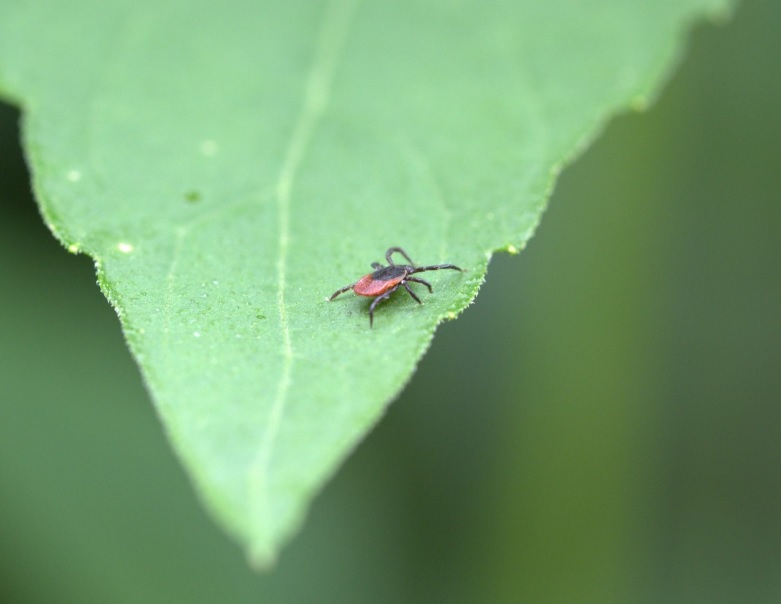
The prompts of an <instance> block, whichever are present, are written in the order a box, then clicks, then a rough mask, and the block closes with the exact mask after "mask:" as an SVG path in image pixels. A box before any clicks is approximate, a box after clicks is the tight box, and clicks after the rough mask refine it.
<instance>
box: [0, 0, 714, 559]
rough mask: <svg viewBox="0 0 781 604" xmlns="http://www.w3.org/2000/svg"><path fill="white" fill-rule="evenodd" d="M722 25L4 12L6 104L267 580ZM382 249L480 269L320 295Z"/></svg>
mask: <svg viewBox="0 0 781 604" xmlns="http://www.w3.org/2000/svg"><path fill="white" fill-rule="evenodd" d="M727 8H728V6H727V2H726V0H662V1H659V2H653V3H651V2H641V1H637V2H624V1H621V0H591V1H588V2H578V3H573V2H566V1H564V0H554V1H551V2H532V1H518V2H510V1H507V2H501V1H496V2H478V1H476V0H475V1H466V0H463V1H456V2H423V1H420V0H392V1H391V0H384V1H381V0H377V1H369V0H366V1H365V2H359V0H332V1H319V2H315V1H312V2H257V1H255V2H240V1H235V2H231V3H213V2H205V1H196V2H177V1H173V0H171V1H167V2H160V1H157V2H151V1H149V0H136V1H134V2H117V1H104V2H89V1H84V0H82V1H79V0H73V1H72V2H68V3H60V2H46V1H40V2H27V1H24V2H23V1H16V0H6V2H4V3H3V4H2V6H0V88H1V89H2V91H3V92H4V94H5V95H6V96H7V97H8V98H10V99H12V100H14V102H16V103H18V104H20V105H21V106H22V107H23V109H24V112H25V113H24V115H25V124H24V125H25V129H24V133H25V145H26V150H27V153H28V157H29V160H30V163H31V168H32V171H33V175H34V186H35V189H36V194H37V197H38V199H39V202H40V205H41V211H42V214H43V216H44V218H45V220H46V221H47V224H48V225H49V227H50V228H51V230H52V231H53V232H54V233H55V235H56V236H57V237H59V238H60V239H61V240H62V241H63V243H64V244H65V245H66V246H68V248H69V249H70V250H71V251H74V252H83V253H86V254H89V255H90V256H91V257H92V258H94V260H95V262H96V265H97V269H98V278H99V282H100V285H101V287H102V289H103V291H104V292H105V294H106V296H107V297H108V299H109V300H110V302H111V303H112V305H113V306H114V308H115V309H116V311H117V313H118V315H119V317H120V319H121V322H122V326H123V329H124V332H125V334H126V337H127V341H128V344H129V345H130V347H131V349H132V351H133V354H134V355H135V357H136V359H137V361H138V363H139V365H140V367H141V369H142V373H143V376H144V379H145V381H146V383H147V385H148V388H149V391H150V392H151V394H152V397H153V399H154V402H155V405H156V408H157V410H158V412H159V414H160V416H161V419H162V421H163V423H164V425H165V427H166V429H167V430H168V432H169V435H170V438H171V441H172V443H173V445H174V447H175V449H176V451H177V452H178V454H179V455H180V457H181V459H182V461H183V463H184V465H185V467H186V468H187V470H188V472H189V473H190V474H191V476H192V477H193V480H194V482H195V484H196V487H197V489H198V491H199V493H200V494H201V495H202V497H203V498H204V500H205V501H206V503H207V505H208V507H209V508H210V510H211V511H212V512H213V513H214V515H215V516H216V517H217V518H218V519H219V521H220V522H221V523H222V524H223V525H224V526H225V527H226V528H227V530H228V531H229V532H230V533H231V534H232V535H234V536H235V537H236V538H237V539H238V540H239V541H240V542H242V543H243V544H244V545H245V546H246V548H247V550H248V552H249V554H250V556H251V558H252V559H253V560H254V561H255V562H256V563H257V564H260V565H263V564H267V563H269V562H270V561H272V560H273V559H274V557H275V556H276V554H277V552H278V549H279V546H280V544H281V543H282V542H284V540H285V539H286V538H288V537H289V536H290V534H291V533H292V532H293V530H294V529H295V528H296V527H297V526H298V525H299V524H300V521H301V518H302V516H303V513H304V511H305V509H306V507H307V505H308V503H309V501H310V499H311V498H312V497H313V495H314V494H315V493H316V491H317V490H318V488H320V487H321V485H322V484H323V483H324V481H325V480H326V479H327V478H328V476H329V475H330V474H331V473H333V472H334V471H335V469H336V467H337V466H338V464H339V463H340V462H341V461H342V460H343V459H344V458H345V456H346V455H347V454H348V453H349V451H350V450H351V449H352V448H353V447H355V446H356V444H357V443H358V441H359V440H360V439H361V438H362V437H363V436H364V435H365V434H366V433H367V431H368V430H369V429H370V428H371V426H372V425H373V424H374V423H375V422H376V421H377V420H378V419H379V417H380V416H381V414H382V412H383V410H384V409H385V407H386V405H387V404H388V402H389V401H390V400H392V399H393V397H394V396H395V395H396V394H397V393H398V392H399V391H400V389H401V388H402V387H403V385H404V383H405V382H406V381H407V380H408V379H409V377H410V375H411V373H412V372H413V370H414V367H415V365H416V363H417V362H418V360H419V359H420V357H421V356H422V354H423V353H424V351H425V349H426V347H427V346H428V345H429V343H430V341H431V338H432V335H433V332H434V329H435V327H436V325H437V323H438V322H440V321H441V320H443V319H445V318H452V317H454V316H455V315H456V314H457V313H459V312H460V311H462V310H463V309H464V308H465V307H466V306H467V305H468V304H469V303H470V302H471V301H472V300H473V298H474V296H475V295H476V293H477V289H478V287H479V285H480V283H481V282H482V279H483V277H484V274H485V271H486V268H487V264H488V260H489V258H490V255H491V254H492V253H493V252H494V251H496V250H500V249H509V250H511V251H512V250H516V249H520V248H522V247H523V246H524V245H525V244H526V242H527V241H528V239H529V237H530V236H531V234H532V232H533V230H534V229H535V227H536V225H537V224H538V222H539V220H540V216H541V213H542V211H543V209H544V206H545V202H546V199H547V196H548V194H549V192H550V190H551V188H552V186H553V181H554V178H555V175H556V174H557V173H558V172H559V170H560V169H561V167H562V165H563V164H564V163H565V162H567V161H569V160H570V159H571V158H572V157H573V156H574V155H575V154H576V153H577V152H578V151H579V150H581V149H582V148H583V147H584V146H585V145H586V144H587V143H588V142H589V141H590V140H591V139H593V137H594V136H595V135H596V134H597V132H598V130H599V128H600V127H601V126H602V125H603V124H604V122H605V121H606V120H607V119H608V118H609V116H610V115H612V114H614V113H615V112H617V111H620V110H625V109H626V108H627V107H629V106H636V107H639V106H644V105H646V104H647V102H648V101H649V98H650V97H651V96H652V95H653V93H654V91H655V90H656V88H657V87H658V86H659V84H660V81H661V79H662V77H663V76H665V75H666V74H667V73H668V72H669V70H670V68H671V67H672V65H673V63H674V60H675V59H676V57H677V56H678V53H679V50H680V45H681V42H682V40H683V35H684V33H685V31H686V27H688V25H689V24H690V23H691V21H692V20H693V19H694V18H697V17H699V16H702V15H703V14H711V15H717V14H722V13H723V12H724V11H725V10H726V9H727ZM391 246H402V247H404V248H405V249H406V250H407V252H408V253H409V254H410V255H411V256H412V258H413V260H415V261H416V262H418V263H420V264H436V263H442V262H451V263H454V264H457V265H459V266H462V267H465V268H466V269H467V271H466V272H464V273H456V272H454V271H440V272H436V273H434V272H432V273H429V274H428V275H429V276H430V279H429V277H428V276H427V277H426V278H427V279H429V280H430V281H431V283H432V285H433V288H434V293H433V294H429V293H428V292H427V291H426V290H425V289H424V288H423V287H422V286H419V285H414V284H413V287H415V288H417V291H418V292H419V295H421V296H422V300H423V305H422V306H418V305H417V304H416V303H415V302H414V301H413V300H412V299H411V298H410V297H409V296H407V294H406V293H405V292H403V291H400V292H398V293H397V294H396V295H395V296H394V297H393V298H392V299H391V300H389V301H387V302H384V303H383V304H382V305H381V306H380V307H379V308H378V310H377V312H376V315H375V323H374V329H369V325H368V318H367V316H366V309H367V305H368V301H367V300H366V299H364V298H358V297H353V296H352V294H351V293H349V292H348V293H347V294H344V295H343V296H341V297H339V298H337V299H336V300H335V301H333V302H330V303H329V302H328V301H327V298H328V296H330V294H331V293H332V292H333V291H334V290H336V289H337V288H339V287H341V286H343V285H347V284H349V283H352V282H354V281H355V280H357V279H358V278H359V277H360V276H362V275H363V274H365V273H367V272H369V271H370V270H371V269H370V268H369V263H370V262H374V261H383V262H384V259H383V255H384V252H385V250H386V248H388V247H391ZM96 370H99V368H96ZM476 379H479V376H476ZM478 403H479V401H476V404H478ZM380 479H381V478H380Z"/></svg>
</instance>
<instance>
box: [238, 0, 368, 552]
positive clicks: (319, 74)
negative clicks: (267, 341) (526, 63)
mask: <svg viewBox="0 0 781 604" xmlns="http://www.w3.org/2000/svg"><path fill="white" fill-rule="evenodd" d="M359 1H360V0H331V2H329V3H328V5H327V6H326V8H325V10H324V12H323V18H322V22H321V25H320V29H319V35H318V39H317V42H316V44H315V47H314V57H313V60H312V66H311V69H310V71H309V75H308V77H307V81H306V87H305V89H304V98H303V102H302V107H301V112H300V114H299V116H298V119H297V120H296V123H295V126H294V128H293V133H292V135H291V137H290V142H289V144H288V146H287V149H286V152H285V157H284V161H283V163H282V168H281V170H280V173H279V178H278V179H277V184H276V202H277V212H278V228H279V247H278V252H277V264H276V266H277V309H278V312H279V326H280V334H281V340H282V346H281V351H280V352H281V355H282V369H281V373H280V377H279V381H278V383H277V389H276V395H275V397H274V400H273V402H272V404H271V410H270V413H269V419H268V423H267V425H266V428H265V430H264V432H263V434H262V437H261V440H260V445H259V447H258V452H257V454H256V456H255V458H254V460H253V462H252V463H251V464H250V466H249V468H248V476H247V484H248V487H249V500H250V501H251V502H253V503H254V504H255V505H254V508H252V509H254V510H256V511H255V512H254V513H253V514H252V526H251V530H252V531H253V532H254V535H255V540H254V541H253V548H252V551H251V557H252V560H253V562H254V563H255V564H258V565H261V566H265V565H266V564H268V562H269V561H270V560H271V559H272V558H273V547H274V542H275V540H274V538H273V536H274V530H273V528H274V523H273V521H272V514H273V511H272V505H271V499H270V496H269V493H270V489H269V488H268V477H269V468H270V462H271V459H272V456H273V454H274V446H275V444H276V439H277V434H278V432H279V426H280V422H281V421H282V417H283V416H284V413H285V408H286V405H287V401H288V394H289V391H290V383H291V375H292V371H293V360H294V354H293V345H292V342H291V338H290V329H289V325H288V318H287V308H286V302H285V289H286V285H287V279H286V269H287V257H288V248H289V243H290V204H291V201H292V195H293V186H294V184H295V179H296V176H297V174H298V171H299V169H300V168H301V164H302V162H303V160H304V157H305V155H306V152H307V148H308V146H309V143H310V141H311V139H312V136H313V135H314V132H315V129H316V128H317V125H318V123H319V122H320V120H321V118H322V116H323V113H324V112H325V110H326V107H327V105H328V99H329V96H330V91H331V84H332V82H333V78H334V74H335V72H336V69H337V66H338V63H339V60H340V57H341V54H342V51H343V49H344V46H345V42H346V40H347V36H348V33H349V29H350V25H351V23H352V22H353V18H354V15H355V11H356V9H357V6H358V3H359Z"/></svg>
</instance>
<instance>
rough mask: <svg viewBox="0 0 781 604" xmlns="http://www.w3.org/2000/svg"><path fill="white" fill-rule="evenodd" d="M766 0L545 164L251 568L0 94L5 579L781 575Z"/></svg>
mask: <svg viewBox="0 0 781 604" xmlns="http://www.w3.org/2000/svg"><path fill="white" fill-rule="evenodd" d="M779 31H781V3H779V2H777V0H763V1H754V2H746V3H744V4H743V5H742V6H741V7H740V9H739V11H738V12H737V14H736V15H735V18H734V19H733V20H732V21H731V22H730V23H729V24H727V25H726V26H715V27H714V26H713V25H700V26H699V27H697V28H696V30H695V31H694V34H693V36H692V38H691V43H690V45H689V53H688V55H687V57H686V59H685V61H684V62H683V64H682V66H681V68H680V69H679V70H678V71H677V73H676V75H675V77H674V78H673V80H672V81H671V83H670V85H669V86H668V87H667V89H666V90H665V91H664V93H663V96H662V97H661V98H660V100H659V102H658V103H657V104H656V105H655V106H654V107H653V108H652V110H651V111H649V112H647V113H645V114H633V115H626V116H623V117H620V118H618V119H617V120H615V121H614V122H613V123H612V124H610V126H609V127H608V129H607V131H606V133H605V135H604V136H603V137H602V138H601V139H600V140H599V141H598V142H597V143H596V145H595V146H594V147H592V148H591V149H590V150H589V151H588V153H587V154H586V155H585V156H584V157H582V158H581V159H580V160H579V161H578V162H577V163H576V164H575V165H573V166H572V167H570V168H569V169H568V170H566V171H565V173H564V175H563V177H562V178H561V180H560V183H559V186H558V187H557V190H556V192H555V195H554V198H553V200H552V202H551V208H550V210H549V211H548V212H547V214H546V215H545V217H544V219H543V224H542V226H541V228H540V231H539V232H538V234H537V236H536V237H535V238H534V239H533V240H532V242H531V244H530V245H529V247H528V248H527V249H526V250H525V251H524V252H523V253H522V254H521V255H520V256H518V257H508V256H505V255H502V256H499V257H497V258H496V259H495V260H494V261H493V262H492V265H491V268H490V270H489V274H488V281H487V283H486V285H485V286H484V288H483V290H482V291H481V293H480V296H479V297H478V299H477V303H476V304H475V305H474V306H473V307H471V308H470V309H469V310H468V311H467V312H466V313H465V314H464V315H463V316H462V317H461V318H460V319H459V320H458V321H455V322H453V323H449V324H446V325H444V326H443V327H442V328H441V329H440V330H439V333H438V335H437V337H436V338H435V340H434V345H433V347H432V348H431V350H430V352H429V353H428V355H427V356H426V357H425V358H424V360H423V362H422V363H421V366H420V368H419V371H418V373H417V374H416V375H415V377H414V378H413V380H412V382H411V383H410V385H409V387H408V388H407V389H406V390H405V392H404V393H403V394H402V396H401V397H400V399H399V400H398V401H396V402H395V403H394V404H393V405H392V406H391V408H390V411H389V413H388V415H387V417H386V418H385V419H384V420H383V421H382V423H381V424H380V426H379V427H378V428H377V429H376V430H375V431H374V432H373V433H372V434H371V435H370V437H369V438H368V439H367V441H366V442H365V443H364V444H363V445H362V446H361V447H360V448H359V449H358V450H357V452H356V453H355V454H354V455H353V456H352V458H351V459H350V460H349V461H348V462H347V464H346V465H345V466H344V467H343V468H342V469H341V471H340V472H339V473H338V474H337V476H336V477H335V479H334V480H333V481H332V482H331V483H330V484H329V485H328V486H327V487H326V489H325V490H324V492H323V493H322V495H321V496H320V497H319V498H318V499H317V500H316V501H315V503H314V506H313V507H312V510H311V513H310V515H309V518H308V520H307V522H306V524H305V526H304V528H303V530H302V531H301V533H300V534H299V535H298V536H297V537H296V538H295V539H294V540H293V541H292V543H291V544H290V545H289V546H288V547H287V548H286V549H285V550H284V551H283V554H282V558H281V560H280V562H279V564H278V566H277V568H276V569H275V570H274V571H273V572H272V573H271V574H267V575H257V574H254V573H253V572H251V571H250V570H249V568H248V566H247V565H246V563H245V560H244V557H243V555H242V552H241V551H240V550H239V548H238V547H236V546H235V545H234V544H233V543H231V542H230V541H228V539H227V538H226V537H225V536H224V535H223V534H222V533H221V532H220V531H219V530H218V529H217V528H216V526H215V525H214V524H213V523H212V522H211V520H210V519H209V518H207V517H206V515H205V514H204V512H203V510H202V509H201V507H200V505H199V504H198V502H197V500H196V498H195V496H194V494H193V491H192V489H191V488H190V486H189V484H188V482H187V479H186V478H185V476H184V475H183V472H182V470H181V468H180V467H179V466H178V464H177V462H176V460H175V459H174V458H173V456H172V453H171V451H170V449H169V447H168V445H167V443H166V441H165V438H164V435H163V433H162V429H161V427H160V425H159V424H158V422H157V420H156V418H155V415H154V411H153V409H152V406H151V404H150V402H149V400H148V398H147V395H146V393H145V391H144V389H143V386H142V384H141V380H140V376H139V374H138V371H137V369H136V367H135V365H134V363H133V361H132V359H131V358H130V355H129V353H128V351H127V349H126V348H125V346H124V343H123V341H122V336H121V334H120V332H119V324H118V321H117V320H116V317H115V316H114V314H113V311H112V310H111V309H110V308H109V306H108V304H107V303H106V302H105V300H104V299H103V298H102V296H101V294H100V293H99V291H98V289H97V287H96V285H95V277H94V271H93V268H92V266H91V263H90V262H89V260H88V259H86V258H85V257H76V256H71V255H69V254H67V253H66V252H65V251H64V250H63V249H62V248H61V247H60V246H59V245H58V244H57V243H56V242H55V241H54V239H53V238H52V237H51V236H50V234H49V233H48V231H47V230H46V229H45V227H44V226H43V224H42V223H41V220H40V218H39V217H38V215H37V211H36V208H35V206H34V204H33V202H32V200H31V198H30V193H29V185H28V176H27V174H26V173H25V168H24V163H23V160H22V158H21V154H20V151H19V148H18V130H17V124H16V123H17V120H18V117H19V116H18V114H17V113H16V112H15V111H13V110H12V109H11V108H9V107H7V106H2V107H0V311H1V312H0V601H1V602H3V603H5V602H12V603H16V602H24V603H28V602H30V603H38V602H41V603H44V602H46V603H48V602H57V603H70V602H74V603H75V602H78V603H92V602H112V603H126V602H127V603H131V602H133V603H135V602H145V603H153V602H192V603H199V602H218V601H219V602H237V603H241V602H339V603H353V602H356V603H358V602H361V603H363V602H373V603H377V602H394V603H395V602H601V603H605V602H686V603H689V602H709V603H713V602H779V601H781V438H779V432H780V431H781V237H780V236H779V234H781V203H779V202H781V116H780V115H779V107H781V61H779V59H781V36H779V35H778V32H779Z"/></svg>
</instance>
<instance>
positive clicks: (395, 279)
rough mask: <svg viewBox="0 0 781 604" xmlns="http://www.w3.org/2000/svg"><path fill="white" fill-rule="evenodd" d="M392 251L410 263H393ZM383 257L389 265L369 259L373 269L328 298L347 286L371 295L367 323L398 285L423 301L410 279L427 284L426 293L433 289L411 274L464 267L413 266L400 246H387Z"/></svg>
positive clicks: (344, 290)
mask: <svg viewBox="0 0 781 604" xmlns="http://www.w3.org/2000/svg"><path fill="white" fill-rule="evenodd" d="M393 254H401V255H402V256H404V258H405V259H406V260H407V262H409V264H394V262H393V258H392V256H393ZM385 259H386V260H387V261H388V266H383V265H382V264H380V263H379V262H372V264H371V267H372V268H373V269H374V272H373V273H369V274H368V275H364V276H363V277H361V278H360V279H358V281H356V282H355V283H353V284H352V285H345V286H344V287H343V288H341V289H338V290H336V291H335V292H334V293H333V295H332V296H331V297H330V298H329V299H328V300H329V301H330V300H333V299H334V298H336V296H338V295H339V294H343V293H344V292H346V291H348V290H353V291H354V292H355V293H356V294H358V295H359V296H365V297H367V298H374V300H372V303H371V305H370V306H369V327H373V325H374V309H375V308H376V307H377V305H378V304H379V303H380V302H382V301H383V300H387V299H388V298H390V296H391V294H392V293H393V292H395V291H396V290H397V289H399V288H400V287H404V289H406V290H407V292H408V293H409V295H410V296H412V299H413V300H415V302H417V303H418V304H422V302H421V301H420V298H418V296H417V294H415V292H414V291H412V288H410V286H409V282H410V281H412V282H414V283H420V284H421V285H425V286H426V287H427V288H428V291H429V293H433V292H434V290H433V289H431V283H429V282H428V281H424V280H423V279H418V278H417V277H411V276H410V275H414V274H416V273H423V272H425V271H438V270H440V269H443V268H448V269H452V270H455V271H463V270H464V269H462V268H459V267H457V266H456V265H455V264H434V265H431V266H415V263H414V262H412V258H410V257H409V256H408V255H407V252H405V251H404V250H403V249H401V248H400V247H392V248H388V251H387V252H385Z"/></svg>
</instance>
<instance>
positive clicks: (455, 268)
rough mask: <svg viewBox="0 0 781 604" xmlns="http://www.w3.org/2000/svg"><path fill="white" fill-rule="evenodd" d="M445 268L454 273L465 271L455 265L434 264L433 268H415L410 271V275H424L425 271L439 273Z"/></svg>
mask: <svg viewBox="0 0 781 604" xmlns="http://www.w3.org/2000/svg"><path fill="white" fill-rule="evenodd" d="M443 268H449V269H453V270H454V271H461V272H464V269H462V268H460V267H458V266H456V265H455V264H434V265H432V266H419V267H417V268H414V269H412V270H411V271H410V274H412V273H422V272H424V271H438V270H441V269H443Z"/></svg>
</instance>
